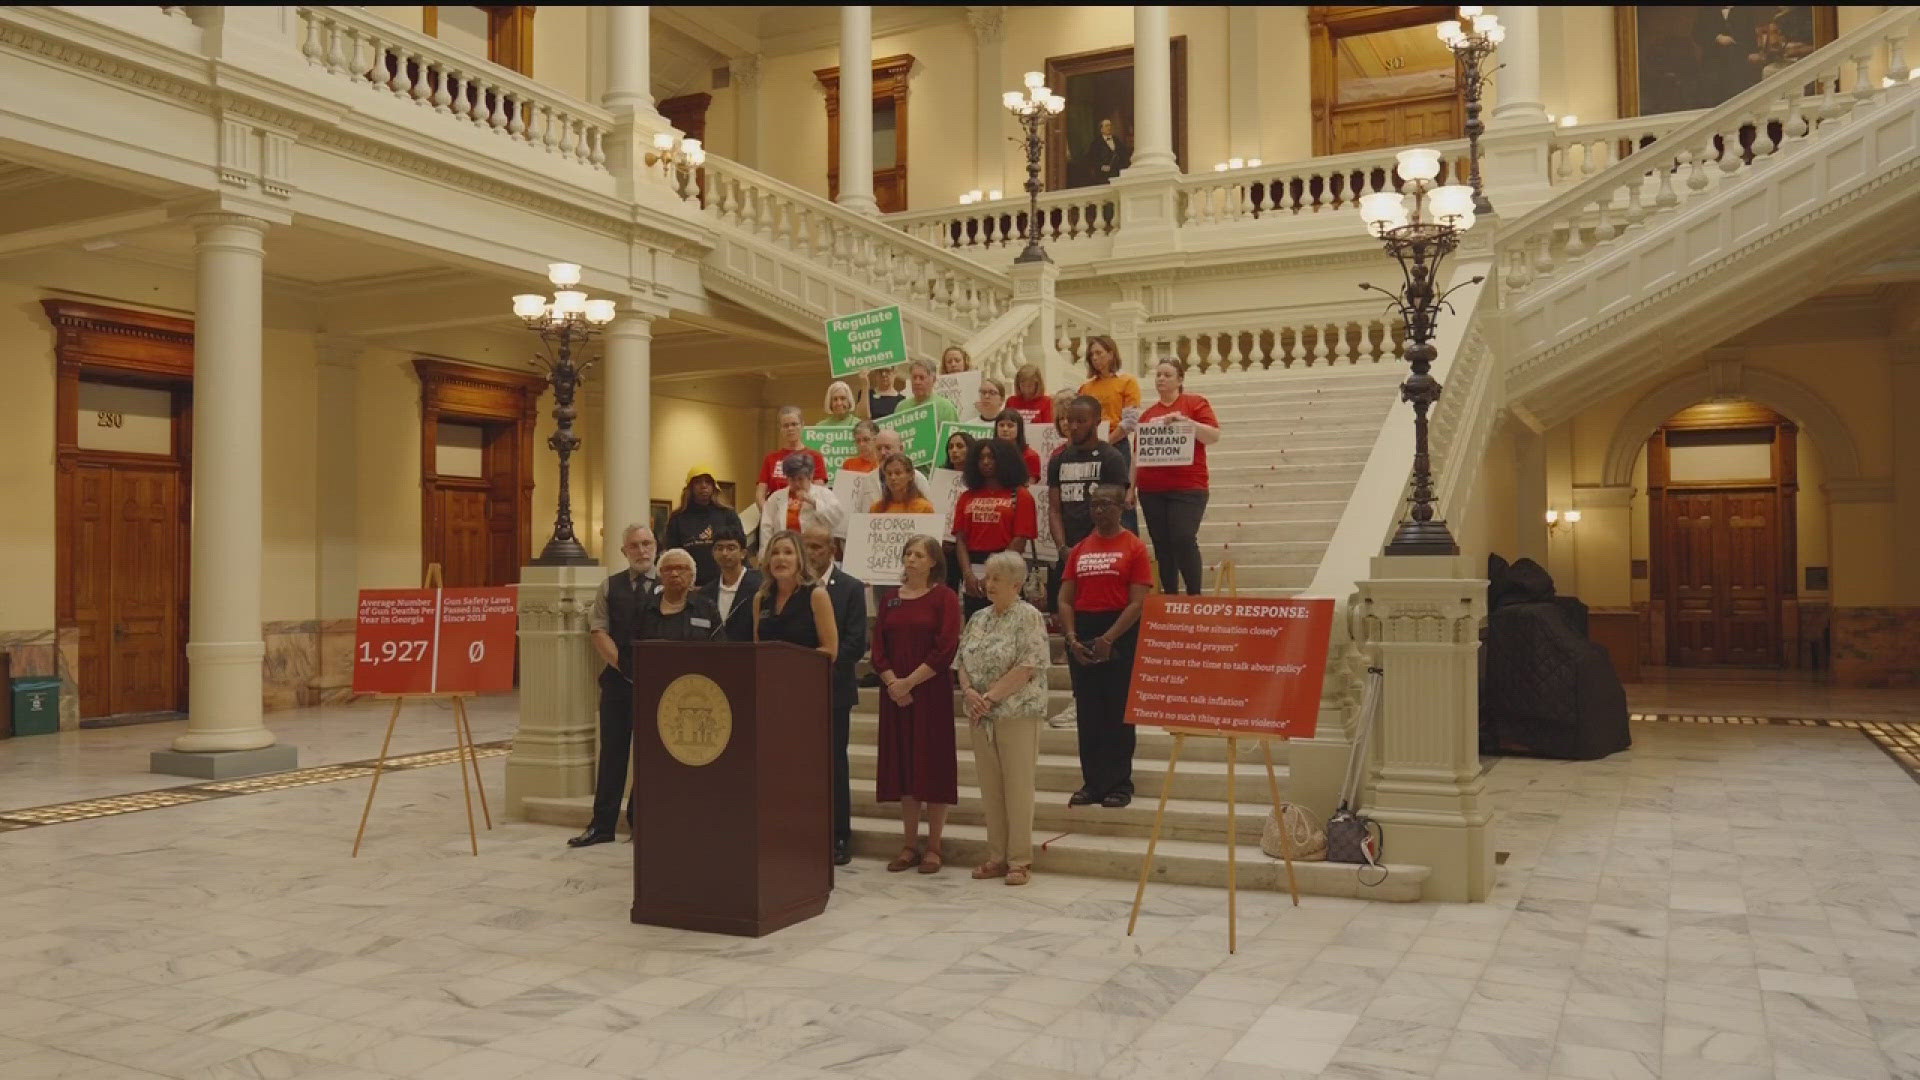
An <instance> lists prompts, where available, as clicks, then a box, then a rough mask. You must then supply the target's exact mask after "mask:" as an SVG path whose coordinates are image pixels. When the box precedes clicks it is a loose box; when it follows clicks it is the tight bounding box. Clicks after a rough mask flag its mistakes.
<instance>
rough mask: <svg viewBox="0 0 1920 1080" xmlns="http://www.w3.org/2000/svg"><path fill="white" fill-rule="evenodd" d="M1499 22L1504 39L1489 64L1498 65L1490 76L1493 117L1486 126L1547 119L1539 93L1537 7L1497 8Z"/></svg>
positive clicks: (1542, 121)
mask: <svg viewBox="0 0 1920 1080" xmlns="http://www.w3.org/2000/svg"><path fill="white" fill-rule="evenodd" d="M1494 11H1495V13H1496V14H1498V15H1499V16H1500V25H1501V26H1504V27H1506V30H1507V39H1506V40H1505V41H1503V42H1501V43H1500V51H1499V52H1497V53H1495V54H1494V58H1493V60H1492V61H1491V63H1494V64H1497V65H1499V66H1500V73H1499V74H1497V75H1495V76H1494V77H1493V80H1494V84H1493V90H1494V98H1495V103H1494V106H1493V118H1492V123H1491V124H1490V125H1489V126H1490V127H1502V126H1510V125H1514V124H1544V123H1546V122H1547V106H1546V100H1545V97H1544V96H1543V95H1542V94H1541V92H1540V9H1539V8H1538V7H1520V6H1511V7H1499V8H1495V9H1494Z"/></svg>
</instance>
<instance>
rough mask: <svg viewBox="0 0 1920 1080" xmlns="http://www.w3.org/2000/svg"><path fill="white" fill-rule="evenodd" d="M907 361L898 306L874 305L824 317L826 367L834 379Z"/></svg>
mask: <svg viewBox="0 0 1920 1080" xmlns="http://www.w3.org/2000/svg"><path fill="white" fill-rule="evenodd" d="M906 362H907V334H906V329H905V327H904V326H903V324H902V323H901V322H900V308H899V306H898V305H895V306H893V307H883V308H874V309H873V310H872V311H861V312H856V313H854V314H852V315H847V316H844V317H842V318H838V319H828V320H827V366H828V367H829V368H830V369H831V370H832V372H833V376H834V378H836V379H837V378H839V377H840V376H842V375H852V374H853V373H855V372H858V371H868V370H871V369H873V368H882V367H893V366H894V365H895V364H904V363H906Z"/></svg>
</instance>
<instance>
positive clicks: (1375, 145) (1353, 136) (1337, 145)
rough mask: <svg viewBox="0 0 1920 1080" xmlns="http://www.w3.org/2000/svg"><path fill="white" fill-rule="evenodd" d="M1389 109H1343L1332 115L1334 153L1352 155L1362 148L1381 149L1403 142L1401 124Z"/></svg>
mask: <svg viewBox="0 0 1920 1080" xmlns="http://www.w3.org/2000/svg"><path fill="white" fill-rule="evenodd" d="M1394 119H1395V117H1394V116H1393V114H1392V112H1391V111H1390V109H1389V108H1386V107H1376V108H1365V109H1356V110H1354V111H1351V112H1341V113H1339V114H1337V115H1336V116H1334V118H1333V144H1334V150H1333V152H1334V153H1336V154H1351V153H1354V152H1357V151H1360V150H1378V149H1380V148H1381V147H1385V146H1395V145H1398V144H1399V142H1400V141H1401V140H1400V139H1399V138H1398V136H1399V131H1398V125H1396V124H1395V123H1394Z"/></svg>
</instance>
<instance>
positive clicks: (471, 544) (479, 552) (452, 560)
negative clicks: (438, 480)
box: [439, 482, 492, 588]
mask: <svg viewBox="0 0 1920 1080" xmlns="http://www.w3.org/2000/svg"><path fill="white" fill-rule="evenodd" d="M439 496H440V499H441V513H440V521H441V530H442V531H441V545H440V552H441V556H442V559H443V561H442V563H441V566H440V569H441V573H442V574H444V575H445V577H446V584H447V587H448V588H454V587H461V588H464V587H468V586H474V585H485V584H487V578H488V576H489V572H490V571H491V570H492V565H491V563H490V561H489V560H488V557H487V551H488V547H489V546H490V545H489V543H488V540H489V535H490V533H491V532H492V530H491V529H490V528H489V526H488V521H487V491H486V489H485V488H484V487H481V488H468V487H452V486H450V485H447V484H445V483H444V482H443V485H442V487H441V489H440V492H439Z"/></svg>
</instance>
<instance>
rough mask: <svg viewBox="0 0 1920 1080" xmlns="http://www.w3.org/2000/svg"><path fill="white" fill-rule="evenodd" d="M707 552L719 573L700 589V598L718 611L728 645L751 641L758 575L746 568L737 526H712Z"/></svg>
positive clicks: (744, 547)
mask: <svg viewBox="0 0 1920 1080" xmlns="http://www.w3.org/2000/svg"><path fill="white" fill-rule="evenodd" d="M709 550H711V551H712V552H713V561H714V563H715V564H717V565H718V566H719V568H720V572H719V573H717V574H715V575H714V576H713V580H711V581H709V582H707V583H706V584H705V585H702V586H700V594H701V595H702V596H705V597H706V598H707V599H709V600H711V601H713V602H714V605H715V606H716V607H718V608H719V609H720V618H721V619H722V620H723V621H724V622H725V627H724V629H725V631H726V635H727V640H728V641H752V640H753V594H754V593H756V592H759V591H760V571H758V570H753V569H750V568H748V566H747V537H746V534H745V533H743V532H741V530H740V526H738V525H732V524H722V525H716V526H715V527H714V530H713V546H712V547H711V548H710V549H709Z"/></svg>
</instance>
